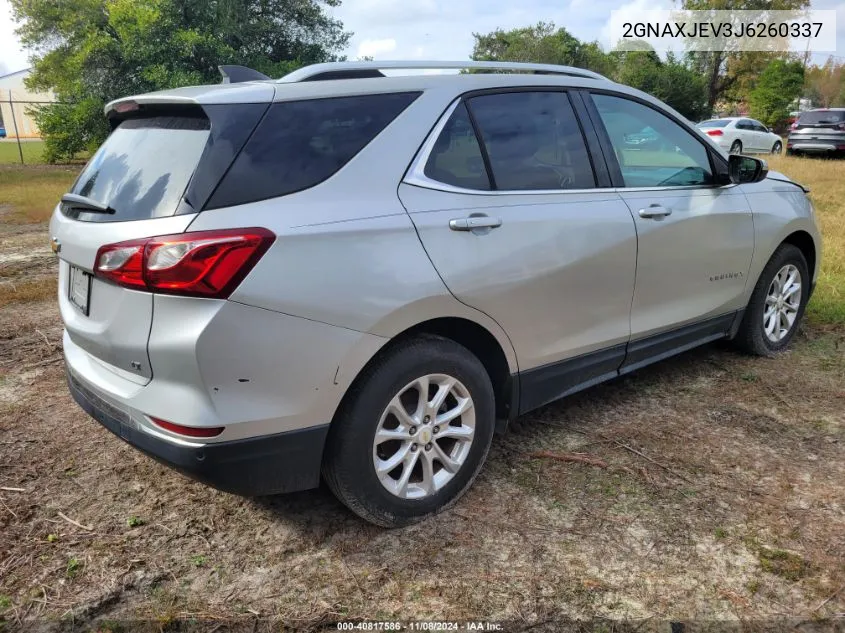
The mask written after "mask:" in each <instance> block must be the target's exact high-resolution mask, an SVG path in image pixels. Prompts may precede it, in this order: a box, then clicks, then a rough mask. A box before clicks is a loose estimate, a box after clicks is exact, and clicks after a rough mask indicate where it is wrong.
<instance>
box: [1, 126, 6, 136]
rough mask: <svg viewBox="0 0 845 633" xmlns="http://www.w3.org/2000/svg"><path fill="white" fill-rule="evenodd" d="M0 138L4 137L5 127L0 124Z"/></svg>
mask: <svg viewBox="0 0 845 633" xmlns="http://www.w3.org/2000/svg"><path fill="white" fill-rule="evenodd" d="M0 138H6V128H4V127H3V126H2V125H0Z"/></svg>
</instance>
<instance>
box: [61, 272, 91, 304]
mask: <svg viewBox="0 0 845 633" xmlns="http://www.w3.org/2000/svg"><path fill="white" fill-rule="evenodd" d="M90 296H91V275H89V274H88V273H86V272H85V271H84V270H82V269H81V268H77V267H76V266H71V267H70V283H69V285H68V291H67V297H68V299H70V302H71V303H72V304H73V305H75V306H76V307H77V308H79V309H80V310H81V311H82V314H84V315H85V316H88V304H89V300H90Z"/></svg>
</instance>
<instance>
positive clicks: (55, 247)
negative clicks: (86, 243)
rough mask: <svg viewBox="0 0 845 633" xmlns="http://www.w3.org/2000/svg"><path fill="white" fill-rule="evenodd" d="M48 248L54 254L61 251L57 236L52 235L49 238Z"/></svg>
mask: <svg viewBox="0 0 845 633" xmlns="http://www.w3.org/2000/svg"><path fill="white" fill-rule="evenodd" d="M50 248H51V249H52V251H53V252H54V253H55V254H56V255H58V254H59V253H61V252H62V243H61V242H60V241H59V238H57V237H54V238H53V239H51V240H50Z"/></svg>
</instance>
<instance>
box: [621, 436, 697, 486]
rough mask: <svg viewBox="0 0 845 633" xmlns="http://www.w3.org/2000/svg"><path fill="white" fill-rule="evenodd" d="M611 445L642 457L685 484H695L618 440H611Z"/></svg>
mask: <svg viewBox="0 0 845 633" xmlns="http://www.w3.org/2000/svg"><path fill="white" fill-rule="evenodd" d="M613 443H614V444H616V445H617V446H619V447H620V448H624V449H625V450H626V451H630V452H632V453H633V454H634V455H639V456H640V457H642V458H643V459H645V460H646V461H649V462H651V463H652V464H654V465H655V466H659V467H660V468H662V469H663V470H665V471H666V472H667V473H670V474H672V475H674V476H675V477H677V478H678V479H682V480H684V481H685V482H687V483H688V484H695V482H694V481H692V480H691V479H689V478H688V477H684V476H683V475H682V474H681V473H679V472H676V471H674V470H672V469H671V468H669V467H668V466H666V465H665V464H661V463H660V462H658V461H656V460H653V459H652V458H651V457H649V456H648V455H646V454H645V453H641V452H640V451H638V450H637V449H636V448H632V447H630V446H628V445H627V444H624V443H622V442H620V441H619V440H613Z"/></svg>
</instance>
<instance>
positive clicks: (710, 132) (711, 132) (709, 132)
mask: <svg viewBox="0 0 845 633" xmlns="http://www.w3.org/2000/svg"><path fill="white" fill-rule="evenodd" d="M705 134H707V136H722V135H723V134H724V132H722V130H707V132H705Z"/></svg>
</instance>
